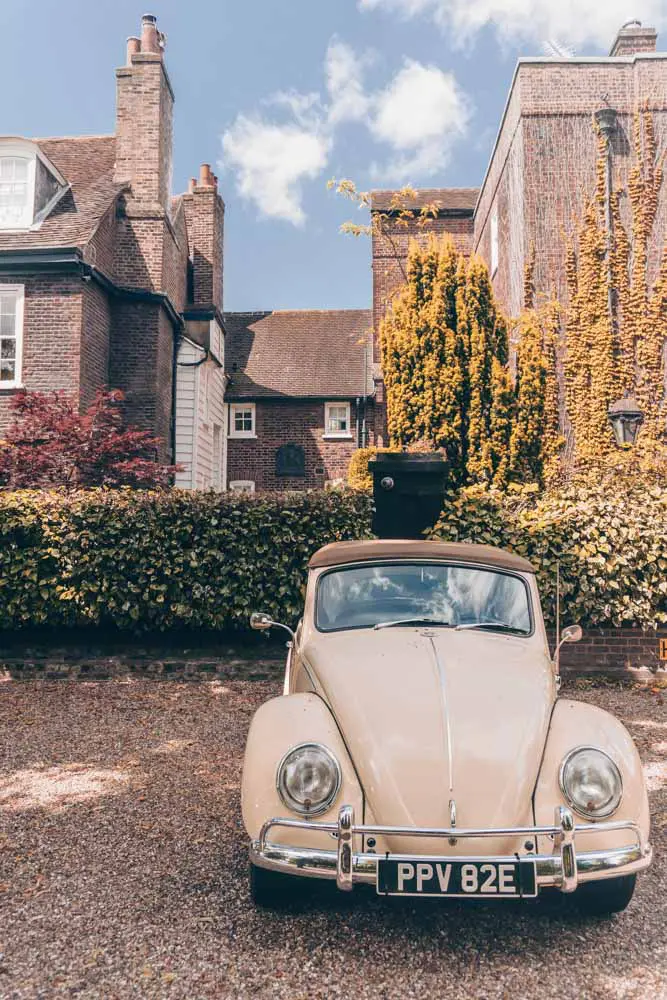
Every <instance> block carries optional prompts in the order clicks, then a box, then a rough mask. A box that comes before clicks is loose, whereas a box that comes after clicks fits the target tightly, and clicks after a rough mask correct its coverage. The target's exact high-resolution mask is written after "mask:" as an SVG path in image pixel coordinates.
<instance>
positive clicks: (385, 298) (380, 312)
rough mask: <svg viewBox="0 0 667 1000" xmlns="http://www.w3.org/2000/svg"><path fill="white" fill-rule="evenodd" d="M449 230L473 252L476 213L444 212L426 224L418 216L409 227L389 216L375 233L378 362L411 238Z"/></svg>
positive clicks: (460, 244) (466, 250)
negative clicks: (380, 337)
mask: <svg viewBox="0 0 667 1000" xmlns="http://www.w3.org/2000/svg"><path fill="white" fill-rule="evenodd" d="M445 233H449V234H450V235H451V236H452V237H453V239H454V243H455V244H456V246H457V248H458V249H459V250H461V251H462V252H463V253H465V254H469V253H470V251H471V249H472V242H473V217H472V212H464V211H459V212H455V211H452V212H444V211H443V212H441V213H440V214H439V215H438V217H437V218H434V219H429V220H428V224H427V225H426V226H423V225H422V224H420V219H419V217H418V216H415V219H414V223H410V224H408V225H407V226H406V225H404V224H403V223H401V224H400V225H398V224H392V223H391V221H390V220H389V219H387V221H386V223H385V226H384V227H383V230H382V231H381V232H379V233H378V232H374V234H373V241H372V267H373V326H374V328H375V331H376V336H375V346H374V361H375V362H376V363H377V362H379V360H380V358H379V353H378V346H377V329H378V325H379V323H380V320H381V319H382V317H383V316H384V313H385V310H386V309H387V306H388V305H389V302H390V301H391V297H392V295H393V294H394V293H395V292H396V291H397V290H398V289H399V288H400V287H401V285H403V284H404V283H405V263H406V261H407V256H408V246H409V244H410V241H411V240H413V239H416V240H417V242H419V243H422V244H423V243H426V241H427V240H428V238H429V236H430V235H431V234H435V235H436V236H443V235H445Z"/></svg>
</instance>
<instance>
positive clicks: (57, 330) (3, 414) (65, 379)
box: [0, 274, 83, 433]
mask: <svg viewBox="0 0 667 1000" xmlns="http://www.w3.org/2000/svg"><path fill="white" fill-rule="evenodd" d="M0 282H2V283H4V284H10V285H23V286H24V288H25V301H24V316H23V366H22V367H23V384H24V386H25V388H26V389H28V390H30V391H38V392H48V391H50V390H60V389H62V390H64V391H66V392H68V393H72V394H73V395H77V394H78V392H79V367H80V361H79V359H80V352H81V326H82V309H83V284H82V282H81V279H80V278H78V277H75V276H71V277H70V276H63V275H54V276H51V275H34V274H17V275H12V276H11V278H10V277H4V276H3V277H2V278H0ZM13 395H14V390H0V433H1V432H2V431H3V430H4V429H5V428H6V427H7V425H8V423H9V421H10V419H11V418H10V411H9V404H10V401H11V398H12V396H13Z"/></svg>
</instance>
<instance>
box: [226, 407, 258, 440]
mask: <svg viewBox="0 0 667 1000" xmlns="http://www.w3.org/2000/svg"><path fill="white" fill-rule="evenodd" d="M240 410H243V411H249V412H250V413H251V420H252V428H251V429H250V430H249V431H238V430H237V429H236V426H235V424H236V414H237V412H238V411H240ZM229 437H230V438H246V440H247V439H248V438H256V437H257V407H256V405H255V403H230V404H229Z"/></svg>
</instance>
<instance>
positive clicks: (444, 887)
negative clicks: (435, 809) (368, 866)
mask: <svg viewBox="0 0 667 1000" xmlns="http://www.w3.org/2000/svg"><path fill="white" fill-rule="evenodd" d="M377 891H378V893H379V894H381V895H383V896H451V897H453V898H458V899H461V898H464V899H467V898H469V897H470V896H482V897H484V898H488V899H517V898H526V897H528V896H537V877H536V869H535V862H534V861H530V860H525V861H524V860H521V861H483V860H479V859H477V860H475V861H465V860H457V861H447V860H446V859H439V860H438V859H434V858H379V859H378V874H377Z"/></svg>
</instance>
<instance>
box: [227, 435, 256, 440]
mask: <svg viewBox="0 0 667 1000" xmlns="http://www.w3.org/2000/svg"><path fill="white" fill-rule="evenodd" d="M227 439H228V440H229V441H256V440H257V435H256V434H228V435H227Z"/></svg>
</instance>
